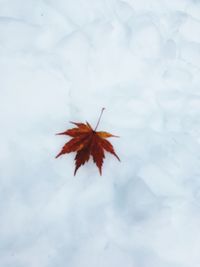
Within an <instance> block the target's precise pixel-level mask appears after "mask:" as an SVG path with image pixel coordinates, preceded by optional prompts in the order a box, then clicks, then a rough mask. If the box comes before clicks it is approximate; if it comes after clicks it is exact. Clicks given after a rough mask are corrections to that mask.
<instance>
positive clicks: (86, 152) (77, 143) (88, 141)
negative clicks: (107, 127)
mask: <svg viewBox="0 0 200 267" xmlns="http://www.w3.org/2000/svg"><path fill="white" fill-rule="evenodd" d="M104 109H105V108H103V109H102V111H101V114H100V117H99V120H98V122H97V125H96V127H95V129H94V130H93V128H92V127H91V126H90V124H89V123H88V122H86V123H77V122H71V123H72V124H75V125H76V126H77V127H76V128H72V129H69V130H67V131H65V132H62V133H58V135H69V136H71V137H73V138H72V139H71V140H70V141H69V142H67V143H66V144H65V145H64V146H63V148H62V149H61V151H60V153H59V154H58V155H57V156H56V158H58V157H59V156H61V155H63V154H67V153H71V152H77V154H76V156H75V161H76V163H75V165H76V167H75V170H74V175H76V172H77V170H78V168H79V167H80V166H81V165H84V164H85V162H87V161H88V160H89V158H90V156H92V158H93V161H94V163H96V165H97V167H98V169H99V172H100V175H101V174H102V165H103V160H104V158H105V154H104V151H107V152H110V153H111V154H113V155H114V156H115V157H116V158H117V159H118V160H119V161H120V159H119V157H118V156H117V154H116V153H115V151H114V148H113V146H112V144H111V143H110V142H109V141H108V140H106V138H109V137H117V136H115V135H112V134H110V133H107V132H97V131H96V129H97V127H98V125H99V122H100V119H101V116H102V113H103V111H104Z"/></svg>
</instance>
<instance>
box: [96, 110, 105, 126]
mask: <svg viewBox="0 0 200 267" xmlns="http://www.w3.org/2000/svg"><path fill="white" fill-rule="evenodd" d="M104 109H105V108H102V110H101V114H100V116H99V119H98V122H97V125H96V127H95V129H94V131H96V129H97V127H98V126H99V122H100V120H101V116H102V114H103V111H104Z"/></svg>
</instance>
